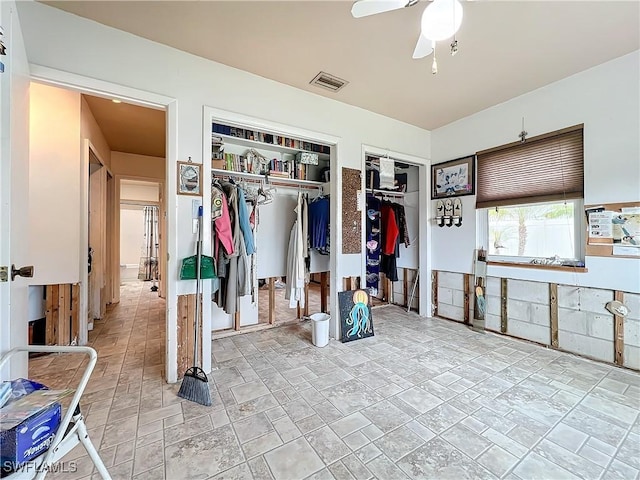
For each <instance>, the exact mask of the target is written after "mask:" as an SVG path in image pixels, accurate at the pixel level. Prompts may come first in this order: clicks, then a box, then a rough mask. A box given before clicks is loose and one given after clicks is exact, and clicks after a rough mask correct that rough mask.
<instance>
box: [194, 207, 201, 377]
mask: <svg viewBox="0 0 640 480" xmlns="http://www.w3.org/2000/svg"><path fill="white" fill-rule="evenodd" d="M201 263H202V207H198V240H197V241H196V318H195V321H194V322H193V323H194V334H193V337H194V341H193V366H194V367H197V366H198V324H199V323H200V264H201Z"/></svg>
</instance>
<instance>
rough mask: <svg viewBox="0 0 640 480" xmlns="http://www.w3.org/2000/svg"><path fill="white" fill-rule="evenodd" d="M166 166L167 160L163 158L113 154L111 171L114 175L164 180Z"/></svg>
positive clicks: (120, 153)
mask: <svg viewBox="0 0 640 480" xmlns="http://www.w3.org/2000/svg"><path fill="white" fill-rule="evenodd" d="M165 164H166V159H164V158H162V157H150V156H148V155H137V154H135V153H124V152H111V171H112V172H113V174H114V175H122V176H127V177H146V178H157V179H158V180H164V177H165V169H166V168H165Z"/></svg>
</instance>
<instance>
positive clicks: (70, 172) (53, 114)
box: [29, 83, 84, 285]
mask: <svg viewBox="0 0 640 480" xmlns="http://www.w3.org/2000/svg"><path fill="white" fill-rule="evenodd" d="M59 125H64V126H65V128H57V127H58V126H59ZM29 149H30V151H29V249H30V262H32V264H33V265H34V266H35V272H34V275H33V278H32V279H31V281H30V282H29V283H30V284H32V285H46V284H56V283H77V282H79V281H80V270H79V269H80V264H79V260H80V259H79V258H78V257H79V255H78V252H79V251H80V241H81V240H80V239H81V231H80V214H81V209H80V205H81V203H80V199H81V194H80V173H81V172H80V94H79V93H77V92H72V91H68V90H62V89H59V88H55V87H49V86H46V85H41V84H38V83H32V84H31V108H30V136H29ZM83 260H84V259H83Z"/></svg>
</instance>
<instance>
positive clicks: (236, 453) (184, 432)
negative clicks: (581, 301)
mask: <svg viewBox="0 0 640 480" xmlns="http://www.w3.org/2000/svg"><path fill="white" fill-rule="evenodd" d="M163 311H164V304H163V302H162V301H161V300H159V299H158V298H157V296H156V295H155V294H152V293H151V292H148V289H147V288H146V285H144V284H133V285H127V286H126V287H125V288H124V291H123V295H122V303H121V304H120V305H118V306H116V307H114V308H112V309H110V311H109V314H108V315H107V318H106V319H105V320H104V321H103V322H98V323H97V325H96V329H95V330H94V331H93V332H92V334H91V343H92V345H93V346H94V347H95V348H96V349H97V350H98V354H99V362H98V368H97V369H96V370H95V373H94V376H93V379H92V381H91V384H90V386H89V388H88V389H87V393H86V394H85V395H84V402H83V403H82V406H83V411H84V412H85V413H86V414H87V423H88V425H89V427H90V435H91V438H92V440H93V442H94V443H95V444H96V445H97V446H99V450H100V455H101V456H102V458H103V460H104V462H105V464H106V465H107V466H108V468H109V471H110V472H111V475H112V476H113V478H114V479H117V478H136V479H143V478H145V479H163V478H164V479H167V480H171V479H197V478H202V479H204V478H215V479H223V478H224V479H245V478H246V479H251V478H254V479H276V480H280V479H283V480H296V479H305V478H306V479H318V480H319V479H353V478H355V479H370V478H377V479H381V480H390V479H407V478H410V479H427V478H429V479H438V480H440V479H455V480H458V479H465V478H466V479H495V478H505V479H516V480H517V479H524V480H526V479H553V480H556V479H574V478H584V479H599V478H602V479H624V480H631V479H637V478H638V471H639V470H640V419H639V418H638V413H639V403H640V375H638V374H637V373H635V372H631V371H628V370H623V369H619V368H616V367H612V366H608V365H603V364H599V363H596V362H591V361H588V360H584V359H581V358H578V357H575V356H572V355H568V354H564V353H560V352H556V351H553V350H549V349H545V348H543V347H539V346H535V345H531V344H528V343H524V342H520V341H516V340H511V339H509V338H506V337H500V336H497V335H492V334H480V333H476V332H473V331H471V330H469V329H467V328H466V327H464V326H463V325H460V324H456V323H453V322H449V321H445V320H439V319H428V320H427V319H421V318H420V317H418V316H417V315H415V314H413V313H406V312H405V311H403V310H402V309H400V308H396V307H384V308H379V309H376V310H375V311H374V327H375V333H376V334H375V336H374V337H371V338H367V339H363V340H359V341H356V342H351V343H347V344H341V343H339V342H336V341H331V342H330V343H329V345H328V346H326V347H324V348H322V349H320V348H316V347H313V346H312V345H311V344H310V331H309V324H308V322H302V323H300V324H295V325H291V326H283V327H279V328H275V329H271V330H265V331H262V332H256V333H250V334H245V335H239V336H235V337H230V338H225V339H221V340H216V341H214V343H213V352H214V353H213V355H214V360H215V364H216V367H217V370H215V371H214V372H213V373H212V375H211V377H210V387H211V392H212V398H213V406H212V407H202V406H200V405H197V404H194V403H191V402H187V401H183V400H181V399H180V398H179V397H177V396H176V394H175V393H176V391H177V390H178V388H179V385H167V384H164V383H163V381H162V379H161V378H162V365H163V354H164V347H163V345H164V334H163V317H164V313H163ZM79 366H80V360H77V359H74V358H68V356H67V357H44V358H39V359H34V360H33V361H32V362H31V372H32V374H33V376H34V377H36V378H38V379H40V380H41V381H44V382H45V383H48V384H50V385H51V386H54V387H58V386H63V385H66V384H69V383H71V384H73V381H74V378H77V373H76V372H77V369H78V367H79ZM67 460H68V461H71V460H74V461H76V462H77V463H76V466H77V471H76V473H75V474H65V475H56V476H61V477H62V478H64V479H65V480H72V479H73V478H97V477H98V475H97V474H95V473H93V476H91V475H92V464H91V463H90V462H88V461H87V458H86V456H85V455H84V452H83V451H82V450H80V449H78V450H77V451H73V452H71V453H70V454H69V455H68V457H67ZM53 477H55V476H53Z"/></svg>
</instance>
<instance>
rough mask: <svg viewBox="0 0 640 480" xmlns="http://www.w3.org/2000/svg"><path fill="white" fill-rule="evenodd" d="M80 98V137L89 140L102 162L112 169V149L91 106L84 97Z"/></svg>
mask: <svg viewBox="0 0 640 480" xmlns="http://www.w3.org/2000/svg"><path fill="white" fill-rule="evenodd" d="M80 98H81V100H80V135H81V136H82V138H88V139H89V141H90V142H91V144H92V145H93V148H94V149H95V152H96V153H97V155H98V157H100V160H102V161H103V162H104V164H105V166H107V167H110V166H111V147H109V144H108V143H107V139H106V138H104V135H103V133H102V130H100V127H99V126H98V122H96V119H95V117H94V116H93V112H92V111H91V108H90V107H89V104H88V103H87V101H86V100H85V99H84V98H83V97H80Z"/></svg>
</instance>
